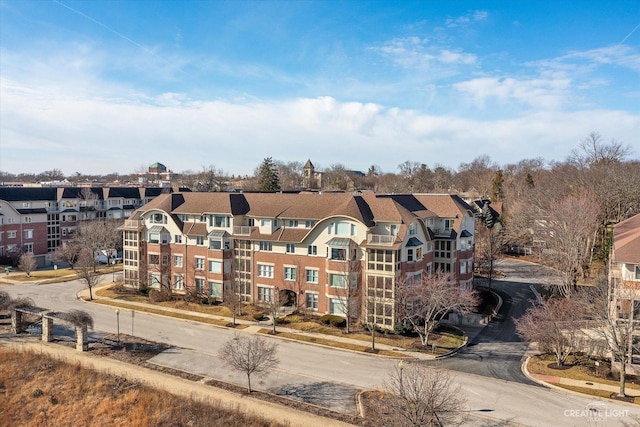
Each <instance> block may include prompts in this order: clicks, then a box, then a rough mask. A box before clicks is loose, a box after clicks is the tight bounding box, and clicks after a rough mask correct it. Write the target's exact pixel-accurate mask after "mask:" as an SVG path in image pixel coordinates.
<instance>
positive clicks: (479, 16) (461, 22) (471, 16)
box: [445, 10, 489, 28]
mask: <svg viewBox="0 0 640 427" xmlns="http://www.w3.org/2000/svg"><path fill="white" fill-rule="evenodd" d="M488 17H489V13H488V12H487V11H485V10H475V11H472V12H469V13H467V14H466V15H462V16H458V17H456V18H447V20H446V21H445V25H446V26H447V27H449V28H456V27H461V26H466V25H469V24H470V23H472V22H479V21H484V20H485V19H487V18H488Z"/></svg>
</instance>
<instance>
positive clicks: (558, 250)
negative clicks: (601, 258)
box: [538, 193, 599, 297]
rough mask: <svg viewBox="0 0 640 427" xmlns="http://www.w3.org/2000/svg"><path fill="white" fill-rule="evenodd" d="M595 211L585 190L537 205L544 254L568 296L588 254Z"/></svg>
mask: <svg viewBox="0 0 640 427" xmlns="http://www.w3.org/2000/svg"><path fill="white" fill-rule="evenodd" d="M598 212H599V208H598V206H597V205H596V204H594V203H593V197H592V196H591V195H590V194H588V193H583V194H579V195H574V194H570V195H568V196H566V197H564V198H562V199H560V200H555V201H552V202H550V203H545V204H542V205H540V210H539V213H540V217H539V219H538V228H539V229H540V234H541V235H542V236H543V238H544V240H545V245H546V249H547V250H546V253H545V258H546V260H548V261H549V263H550V264H551V266H552V267H554V268H555V269H556V270H558V272H559V273H560V275H561V280H560V282H559V283H558V284H557V285H556V287H557V289H558V291H559V292H560V294H561V295H564V296H566V297H569V296H571V292H572V291H573V290H574V289H575V287H576V286H577V283H578V277H579V273H580V272H581V271H583V270H584V265H585V263H586V261H587V260H588V259H589V257H590V253H591V250H590V248H591V245H592V241H593V240H592V239H593V236H594V231H595V229H596V227H597V221H596V218H597V217H598Z"/></svg>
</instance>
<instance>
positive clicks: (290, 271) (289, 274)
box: [284, 265, 298, 281]
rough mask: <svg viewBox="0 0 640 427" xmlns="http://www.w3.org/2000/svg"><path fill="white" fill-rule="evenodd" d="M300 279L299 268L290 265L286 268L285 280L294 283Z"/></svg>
mask: <svg viewBox="0 0 640 427" xmlns="http://www.w3.org/2000/svg"><path fill="white" fill-rule="evenodd" d="M297 277H298V271H297V268H296V267H294V266H290V265H285V266H284V280H289V281H294V280H296V278H297Z"/></svg>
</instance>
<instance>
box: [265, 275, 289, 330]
mask: <svg viewBox="0 0 640 427" xmlns="http://www.w3.org/2000/svg"><path fill="white" fill-rule="evenodd" d="M284 302H285V300H284V297H283V295H282V291H281V290H280V289H279V288H277V287H276V288H273V293H272V294H271V296H270V297H269V299H268V300H266V301H260V306H261V307H263V308H264V309H265V311H266V312H267V315H268V316H269V317H271V324H272V326H273V331H272V333H273V334H274V335H275V334H276V332H277V331H276V325H277V322H278V314H279V313H280V308H282V304H284Z"/></svg>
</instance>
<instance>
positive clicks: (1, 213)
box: [0, 187, 170, 266]
mask: <svg viewBox="0 0 640 427" xmlns="http://www.w3.org/2000/svg"><path fill="white" fill-rule="evenodd" d="M167 191H170V189H167V188H151V187H82V188H80V187H0V257H10V256H15V255H19V254H20V253H25V252H31V253H33V254H34V255H35V256H36V259H37V261H38V264H39V265H40V266H44V265H48V264H49V263H50V260H49V256H48V255H49V254H50V253H51V252H53V251H54V250H55V249H56V248H57V247H58V246H60V245H63V244H64V243H65V242H66V241H68V240H70V239H71V238H73V236H74V234H75V233H76V230H77V227H78V224H79V223H80V222H81V221H89V220H96V219H114V220H117V219H124V218H128V217H129V216H130V215H131V214H132V213H133V212H134V211H135V210H136V209H138V208H139V207H141V206H142V205H144V204H146V203H148V202H150V201H151V200H153V199H154V198H155V197H157V196H158V195H160V194H161V193H162V192H167Z"/></svg>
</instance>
